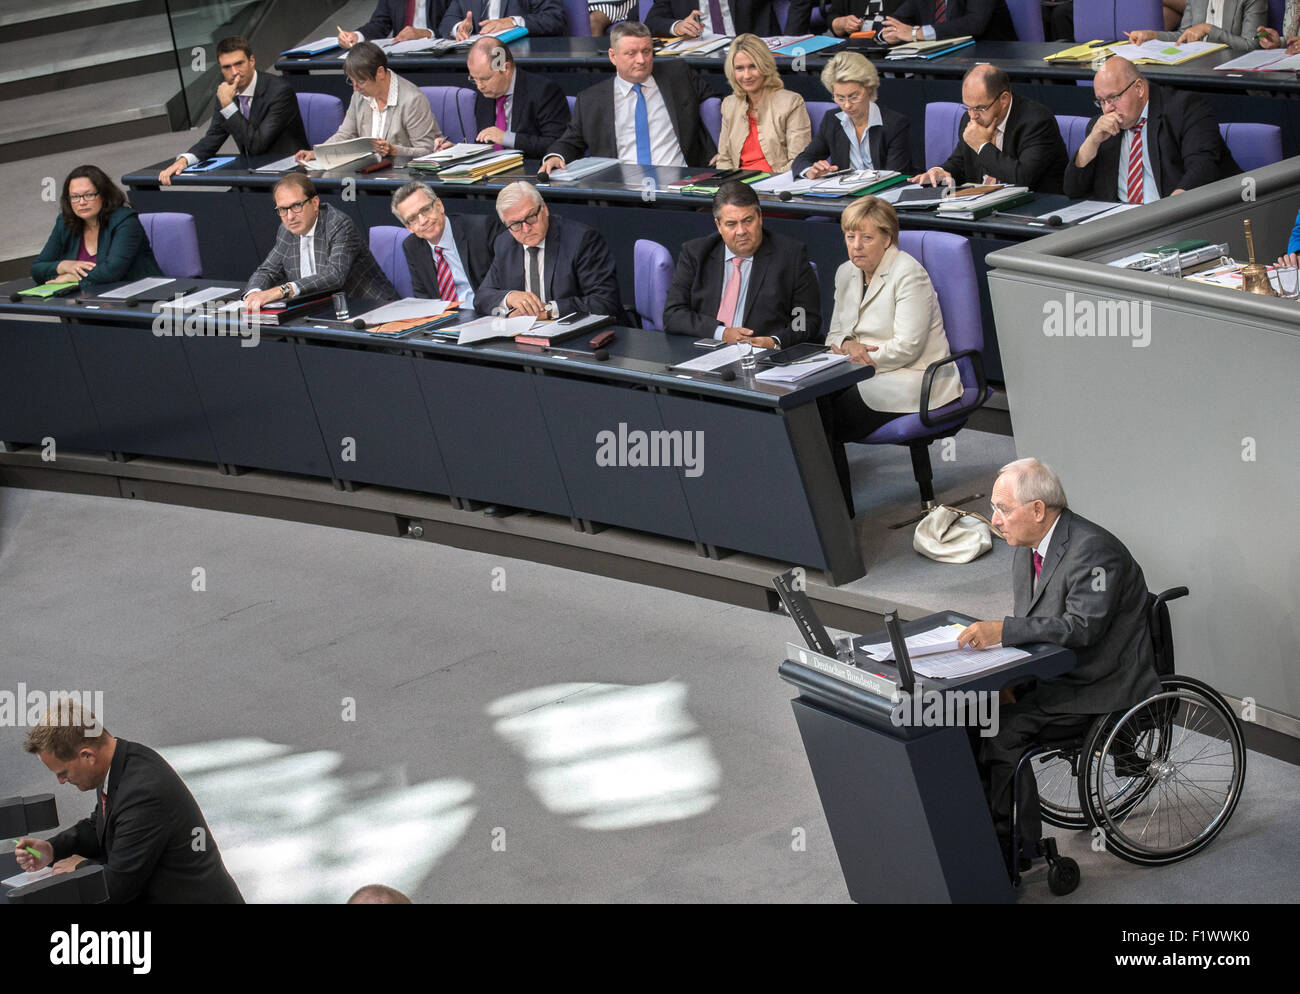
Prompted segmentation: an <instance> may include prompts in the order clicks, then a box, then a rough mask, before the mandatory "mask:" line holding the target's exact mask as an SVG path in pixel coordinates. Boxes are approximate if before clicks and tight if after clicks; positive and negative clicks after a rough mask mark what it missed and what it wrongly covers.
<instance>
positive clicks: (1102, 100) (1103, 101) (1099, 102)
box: [1093, 76, 1142, 108]
mask: <svg viewBox="0 0 1300 994" xmlns="http://www.w3.org/2000/svg"><path fill="white" fill-rule="evenodd" d="M1141 78H1142V77H1141V76H1138V77H1137V78H1136V79H1131V80H1129V84H1128V86H1126V87H1124V89H1122V90H1120V91H1119V92H1118V93H1116V94H1115V95H1114V96H1113V97H1098V98H1097V99H1096V100H1094V101H1093V104H1095V105H1096V106H1097V107H1100V108H1104V107H1105V106H1106V105H1107V104H1113V103H1115V102H1116V101H1117V100H1119V98H1120V97H1122V96H1123V95H1124V94H1125V93H1127V92H1128V90H1129V86H1132V85H1133V84H1134V83H1136V82H1137V81H1138V80H1139V79H1141Z"/></svg>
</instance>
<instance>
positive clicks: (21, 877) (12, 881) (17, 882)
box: [0, 866, 54, 887]
mask: <svg viewBox="0 0 1300 994" xmlns="http://www.w3.org/2000/svg"><path fill="white" fill-rule="evenodd" d="M53 875H54V867H53V866H42V867H41V868H40V869H39V870H32V871H30V872H28V873H15V874H14V875H13V876H12V877H5V879H3V880H0V886H4V887H26V886H27V885H28V884H34V883H36V881H38V880H44V879H45V878H46V877H50V876H53Z"/></svg>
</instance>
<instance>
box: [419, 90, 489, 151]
mask: <svg viewBox="0 0 1300 994" xmlns="http://www.w3.org/2000/svg"><path fill="white" fill-rule="evenodd" d="M420 92H421V93H423V94H424V97H425V99H426V100H428V101H429V108H430V109H431V110H432V111H433V116H434V117H436V118H437V119H438V127H440V128H442V133H443V134H444V135H446V136H447V137H448V138H450V139H451V140H452V141H454V142H472V141H473V140H474V139H475V138H476V137H477V136H478V128H477V127H476V126H475V124H474V97H475V91H474V90H471V89H468V88H466V87H464V86H422V87H420Z"/></svg>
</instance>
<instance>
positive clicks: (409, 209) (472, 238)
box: [392, 179, 505, 310]
mask: <svg viewBox="0 0 1300 994" xmlns="http://www.w3.org/2000/svg"><path fill="white" fill-rule="evenodd" d="M392 210H393V216H394V217H396V218H397V219H398V220H399V221H401V222H402V225H403V226H404V227H405V228H406V229H407V230H408V231H409V232H410V235H408V236H407V238H406V240H405V241H404V242H402V252H403V254H405V256H406V265H407V267H408V268H409V269H410V271H411V287H412V289H413V290H414V292H415V295H416V296H417V297H427V298H429V299H431V300H452V301H457V302H459V303H460V304H461V306H462V307H463V308H464V309H466V310H469V309H470V308H472V307H473V306H474V291H475V289H476V288H477V287H478V286H479V284H481V283H482V282H483V279H484V277H486V276H487V272H488V270H489V269H490V268H491V266H492V246H493V245H494V244H495V242H496V240H497V238H498V237H500V236H501V235H502V234H504V233H505V228H503V227H502V226H501V222H500V221H498V220H497V219H496V217H495V216H494V215H491V214H464V215H461V216H460V217H451V216H449V215H448V214H447V209H446V207H444V206H443V203H442V201H441V200H439V199H438V196H437V194H435V193H434V192H433V191H432V190H431V189H429V187H428V186H426V185H425V184H424V183H422V182H421V181H420V180H418V179H416V180H411V182H409V183H406V184H404V185H402V186H400V187H398V188H397V190H395V191H394V192H393V201H392Z"/></svg>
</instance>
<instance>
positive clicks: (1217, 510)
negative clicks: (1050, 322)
mask: <svg viewBox="0 0 1300 994" xmlns="http://www.w3.org/2000/svg"><path fill="white" fill-rule="evenodd" d="M1253 175H1254V176H1255V177H1256V178H1257V186H1256V188H1255V190H1254V191H1253V192H1254V195H1255V199H1254V200H1253V201H1251V200H1243V198H1242V186H1241V183H1240V182H1239V180H1237V179H1233V180H1224V181H1223V182H1221V183H1218V184H1215V185H1214V186H1212V187H1206V188H1204V189H1203V190H1198V191H1193V192H1192V193H1190V194H1186V195H1181V196H1179V197H1174V198H1170V199H1168V200H1166V201H1163V202H1161V203H1159V204H1156V205H1150V206H1148V207H1144V208H1141V209H1139V210H1136V211H1132V212H1129V213H1127V214H1125V215H1122V216H1121V217H1118V218H1115V219H1113V220H1110V221H1105V222H1098V223H1096V224H1094V225H1085V226H1083V227H1081V228H1074V229H1070V230H1068V231H1066V232H1062V233H1060V234H1057V235H1052V236H1049V237H1047V238H1043V239H1038V240H1036V241H1034V242H1029V243H1026V244H1025V245H1023V246H1016V247H1014V248H1011V249H1006V250H1003V251H1001V252H998V253H995V254H993V255H990V257H989V263H990V266H991V267H992V268H991V271H990V273H989V281H990V288H991V292H992V299H993V307H994V312H995V314H996V317H997V328H998V339H999V342H1000V344H1001V346H1002V351H1003V366H1004V369H1005V371H1006V379H1007V392H1008V399H1009V402H1010V407H1011V418H1012V426H1013V429H1014V431H1015V438H1016V450H1017V452H1018V454H1019V455H1022V456H1024V455H1034V456H1038V457H1039V458H1041V459H1044V460H1045V461H1047V462H1048V463H1050V464H1051V465H1052V466H1053V467H1054V468H1055V469H1056V470H1057V472H1059V473H1060V475H1061V477H1062V480H1063V481H1064V483H1065V487H1066V492H1067V494H1068V495H1069V499H1070V504H1071V506H1072V507H1073V508H1074V509H1075V510H1077V511H1078V512H1079V513H1080V514H1082V515H1084V516H1085V517H1087V518H1090V519H1092V520H1094V521H1096V522H1098V523H1099V524H1101V525H1102V526H1103V527H1106V528H1108V529H1109V530H1111V531H1113V532H1114V533H1115V534H1117V535H1118V536H1119V537H1120V538H1121V539H1122V540H1123V541H1124V542H1125V543H1126V544H1127V545H1128V547H1129V548H1130V550H1131V551H1132V552H1133V554H1134V555H1135V556H1136V557H1137V559H1138V561H1139V562H1140V563H1141V564H1142V566H1143V569H1144V570H1145V572H1146V576H1147V582H1148V586H1149V587H1150V588H1151V589H1152V590H1161V589H1164V588H1165V587H1170V586H1176V585H1179V584H1186V585H1187V586H1188V587H1190V588H1191V597H1190V598H1189V599H1186V600H1183V601H1179V602H1177V603H1176V604H1174V605H1173V606H1172V607H1171V611H1172V615H1173V619H1174V631H1175V640H1176V641H1175V645H1176V652H1177V657H1178V668H1179V670H1180V672H1185V673H1188V674H1190V675H1192V676H1198V677H1201V678H1202V679H1205V680H1206V681H1208V682H1209V683H1211V684H1213V685H1214V686H1215V687H1216V688H1218V689H1219V690H1220V691H1222V692H1224V693H1226V694H1229V695H1232V696H1235V697H1250V698H1253V699H1255V700H1256V701H1257V702H1258V704H1259V705H1260V706H1261V707H1265V708H1268V709H1271V710H1274V711H1278V712H1281V713H1283V714H1288V715H1292V716H1295V715H1300V610H1297V608H1298V606H1300V529H1298V528H1297V525H1298V524H1300V303H1298V302H1294V301H1279V300H1270V299H1263V298H1258V297H1251V296H1248V295H1245V294H1242V293H1240V292H1237V291H1231V290H1220V289H1216V288H1208V287H1201V286H1198V285H1196V284H1190V283H1187V282H1185V281H1176V280H1173V279H1170V278H1167V277H1160V276H1150V275H1146V274H1135V273H1126V272H1122V271H1118V270H1115V269H1113V268H1110V267H1106V266H1104V265H1100V264H1098V263H1096V262H1089V261H1083V260H1088V259H1106V258H1114V257H1116V256H1119V255H1123V254H1125V253H1126V252H1131V251H1136V250H1138V249H1140V248H1144V247H1146V246H1148V245H1152V244H1159V243H1160V242H1163V241H1169V240H1172V238H1180V237H1204V238H1208V239H1211V240H1220V239H1222V238H1224V237H1225V236H1228V235H1232V236H1233V238H1232V239H1230V244H1231V245H1233V246H1234V253H1238V252H1240V253H1243V254H1244V239H1243V238H1242V236H1241V235H1240V219H1241V218H1242V217H1250V218H1252V222H1253V224H1254V227H1255V232H1256V247H1257V250H1259V253H1260V255H1261V256H1263V257H1265V258H1269V259H1271V258H1275V257H1276V255H1277V253H1278V252H1279V251H1280V246H1279V244H1278V243H1279V241H1282V242H1283V243H1284V240H1285V236H1286V234H1289V233H1290V230H1291V226H1292V224H1293V222H1294V218H1295V212H1296V204H1297V203H1300V160H1290V161H1289V162H1288V163H1281V164H1278V165H1276V166H1272V167H1269V168H1268V169H1265V170H1258V171H1257V172H1256V173H1255V174H1253ZM1090 229H1091V230H1090ZM1067 291H1069V292H1073V294H1074V298H1073V303H1074V306H1075V308H1076V309H1078V310H1082V309H1084V308H1086V306H1087V305H1088V304H1093V305H1096V304H1100V303H1105V304H1107V305H1108V306H1110V305H1112V304H1115V303H1118V304H1120V305H1123V306H1124V307H1126V308H1127V307H1130V306H1134V307H1137V308H1138V311H1137V315H1138V316H1139V318H1140V316H1141V314H1142V310H1141V309H1142V307H1143V304H1144V302H1149V304H1150V320H1149V326H1147V330H1149V334H1150V339H1149V344H1147V345H1146V346H1145V347H1136V346H1135V342H1137V341H1139V340H1140V339H1136V338H1134V337H1104V338H1103V337H1091V338H1089V337H1049V335H1048V334H1046V333H1045V325H1044V321H1045V318H1046V316H1047V315H1048V314H1049V309H1051V308H1053V307H1055V306H1057V305H1060V306H1061V307H1064V306H1065V304H1066V303H1067V301H1068V299H1069V298H1067V297H1066V293H1067ZM1251 440H1253V453H1252V452H1251V450H1250V446H1251V444H1252V441H1251ZM1252 454H1253V458H1250V456H1252Z"/></svg>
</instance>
